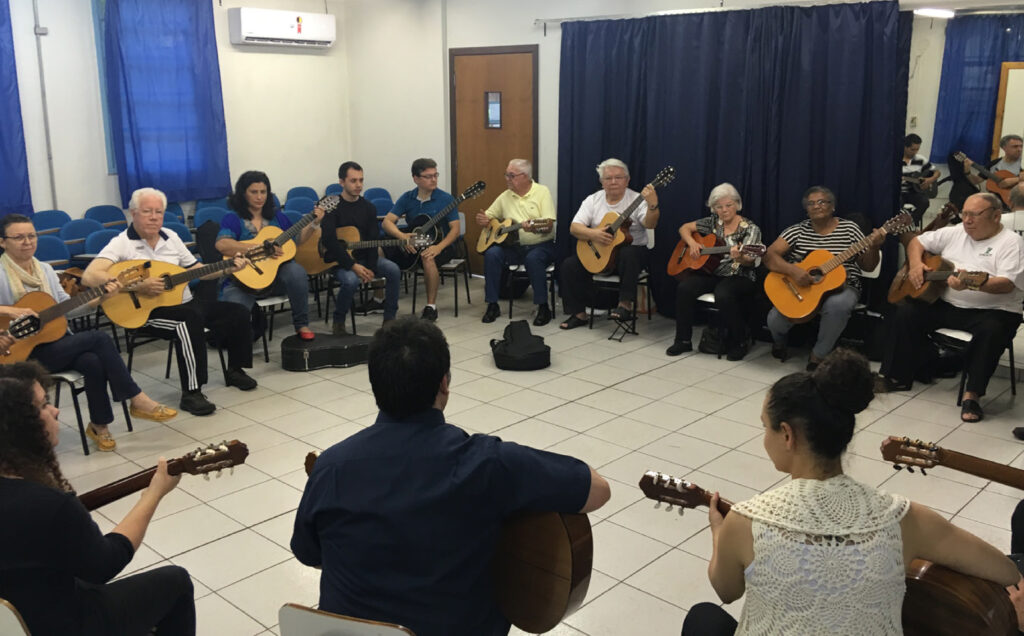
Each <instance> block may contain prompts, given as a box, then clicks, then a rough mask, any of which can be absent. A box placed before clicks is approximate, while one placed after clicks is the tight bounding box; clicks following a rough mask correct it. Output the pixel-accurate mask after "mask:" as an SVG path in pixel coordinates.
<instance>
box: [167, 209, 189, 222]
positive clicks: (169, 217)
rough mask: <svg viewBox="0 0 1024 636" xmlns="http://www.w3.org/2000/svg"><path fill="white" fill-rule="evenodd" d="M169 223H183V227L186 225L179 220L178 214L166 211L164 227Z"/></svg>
mask: <svg viewBox="0 0 1024 636" xmlns="http://www.w3.org/2000/svg"><path fill="white" fill-rule="evenodd" d="M168 223H181V224H182V225H184V224H185V222H184V221H182V220H181V219H180V218H178V215H177V214H175V213H174V212H171V211H170V210H166V211H164V225H167V224H168Z"/></svg>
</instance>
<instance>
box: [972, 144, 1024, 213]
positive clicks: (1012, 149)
mask: <svg viewBox="0 0 1024 636" xmlns="http://www.w3.org/2000/svg"><path fill="white" fill-rule="evenodd" d="M999 147H1000V148H1001V149H1002V151H1003V156H1002V157H1000V158H999V159H998V160H996V161H994V162H990V165H988V166H986V167H987V168H988V170H986V171H984V172H986V173H988V174H990V175H991V174H992V173H997V174H996V176H994V177H993V178H992V179H990V180H989V181H988V183H987V188H988V191H989V192H991V193H992V194H997V195H999V197H1000V198H1001V199H1002V204H1006V205H1009V203H1010V201H1009V198H1010V194H1009V193H1010V190H1011V189H1013V186H1015V185H1017V184H1018V183H1020V160H1021V155H1022V154H1024V139H1022V138H1021V136H1020V135H1004V136H1003V137H1002V139H1000V140H999ZM963 166H964V173H965V174H966V175H967V180H968V181H970V182H971V183H972V184H974V185H977V184H979V183H981V182H982V181H985V180H986V179H985V177H984V176H982V175H980V174H974V173H973V172H971V168H972V167H974V162H973V161H971V160H970V159H968V158H967V157H964V159H963ZM975 169H977V170H979V171H980V170H981V168H975Z"/></svg>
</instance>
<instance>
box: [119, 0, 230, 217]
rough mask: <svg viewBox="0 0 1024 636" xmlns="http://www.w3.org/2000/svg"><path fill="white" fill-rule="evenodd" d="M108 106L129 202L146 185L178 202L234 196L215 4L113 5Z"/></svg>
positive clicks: (181, 0) (139, 1)
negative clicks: (133, 193)
mask: <svg viewBox="0 0 1024 636" xmlns="http://www.w3.org/2000/svg"><path fill="white" fill-rule="evenodd" d="M105 26H106V34H105V44H106V47H105V55H106V65H107V87H106V89H107V104H108V108H109V110H110V124H111V128H112V132H113V138H114V153H115V156H116V158H117V173H118V181H119V185H120V189H121V199H122V203H123V204H124V205H125V206H127V205H128V199H129V198H130V197H131V193H132V191H134V190H135V189H137V188H141V187H147V186H149V187H155V188H159V189H160V190H163V191H164V192H165V193H166V194H167V198H168V199H169V200H170V201H189V200H192V199H208V198H213V197H220V196H224V195H226V194H228V193H229V192H230V191H231V176H230V174H229V171H228V147H227V134H226V132H225V128H224V103H223V99H222V97H221V88H220V67H219V64H218V60H217V42H216V39H215V37H214V30H213V6H212V5H211V4H210V2H209V0H160V2H158V3H154V2H152V0H107V7H106V24H105Z"/></svg>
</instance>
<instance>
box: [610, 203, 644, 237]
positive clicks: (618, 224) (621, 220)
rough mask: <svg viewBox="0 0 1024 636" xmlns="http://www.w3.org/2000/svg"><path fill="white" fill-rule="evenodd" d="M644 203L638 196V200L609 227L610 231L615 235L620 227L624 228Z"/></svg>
mask: <svg viewBox="0 0 1024 636" xmlns="http://www.w3.org/2000/svg"><path fill="white" fill-rule="evenodd" d="M643 202H644V198H643V197H642V196H640V195H639V194H638V195H637V196H636V198H635V199H633V202H632V203H630V204H629V207H627V208H626V209H625V210H623V211H622V213H621V214H619V218H617V219H615V222H613V223H612V224H611V225H609V226H608V231H609V232H610V233H612V234H614V233H615V232H616V231H617V230H618V229H619V228H620V227H622V224H623V223H625V222H626V221H628V220H629V219H630V217H631V216H633V213H634V212H636V209H637V208H639V207H640V204H641V203H643Z"/></svg>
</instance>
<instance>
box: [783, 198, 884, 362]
mask: <svg viewBox="0 0 1024 636" xmlns="http://www.w3.org/2000/svg"><path fill="white" fill-rule="evenodd" d="M803 206H804V210H806V211H807V218H806V219H805V220H803V221H801V222H799V223H797V224H796V225H791V226H790V227H788V228H786V229H785V230H783V232H782V234H781V235H780V236H779V238H777V239H775V242H774V243H772V244H771V245H770V246H768V252H767V253H766V254H765V258H764V264H765V265H766V266H767V267H768V269H770V270H771V271H773V272H778V273H780V274H784V275H786V276H788V277H790V278H791V279H792V280H794V281H795V282H796V284H797V285H799V286H801V287H805V286H810V285H812V284H813V279H812V278H811V275H810V274H809V273H808V272H807V271H806V270H804V269H802V268H800V267H798V266H797V265H796V264H797V263H800V262H801V261H803V260H804V258H805V257H806V256H807V255H808V254H810V253H811V252H813V251H814V250H825V251H828V252H831V253H832V254H839V253H841V252H843V251H844V250H846V249H847V248H848V247H849V246H850V245H852V244H854V243H857V242H858V241H861V240H863V239H864V238H865V237H864V233H863V232H861V230H860V228H859V227H858V226H857V224H856V223H854V222H853V221H849V220H847V219H841V218H839V217H837V216H835V208H836V196H835V194H833V193H832V191H831V190H829V189H828V188H826V187H824V186H812V187H810V188H808V189H807V191H806V192H804V196H803ZM884 240H885V235H884V234H883V233H880V232H878V231H877V230H876V231H875V233H872V235H871V241H870V243H869V246H868V249H867V250H866V251H864V252H862V253H861V254H860V255H859V256H858V257H857V258H856V259H854V260H850V261H848V262H846V263H843V267H844V268H845V269H846V284H845V285H843V286H842V287H840V288H839V289H838V290H836V291H835V292H834V293H831V294H829V295H828V296H826V297H825V298H824V299H823V300H822V302H821V305H820V308H819V309H820V314H821V324H820V325H819V326H818V339H817V341H816V342H815V343H814V347H813V348H812V349H811V356H810V360H809V361H808V363H807V368H808V370H813V369H814V368H815V367H817V366H818V363H820V362H821V360H822V358H824V357H825V356H826V355H828V353H829V352H830V351H832V349H833V348H834V347H835V346H836V341H837V340H839V336H840V334H842V333H843V329H845V328H846V323H847V322H848V321H849V320H850V314H851V313H852V312H853V308H854V306H855V305H856V304H857V299H858V298H859V297H860V291H861V283H860V273H861V271H862V270H872V269H874V268H875V267H876V266H877V265H878V260H879V259H880V258H881V253H880V252H879V247H881V245H882V242H883V241H884ZM793 324H794V322H792V321H791V320H790V319H788V318H786V316H784V315H783V314H782V313H781V312H780V311H779V308H778V307H773V308H772V310H771V311H770V312H768V330H769V331H771V334H772V340H773V341H774V344H773V345H772V356H774V357H776V358H778V359H780V360H785V359H787V358H788V357H789V352H788V349H787V347H786V336H787V334H788V333H789V330H790V329H792V328H793Z"/></svg>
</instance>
